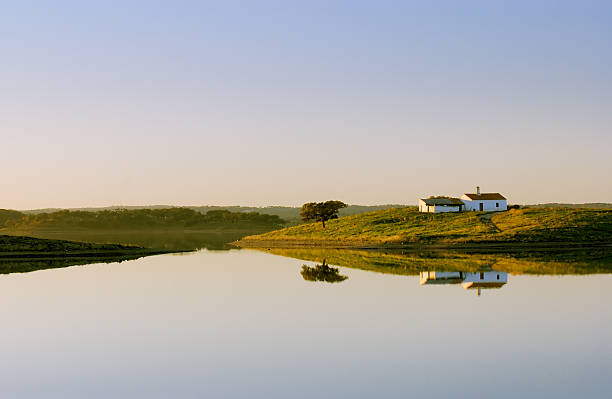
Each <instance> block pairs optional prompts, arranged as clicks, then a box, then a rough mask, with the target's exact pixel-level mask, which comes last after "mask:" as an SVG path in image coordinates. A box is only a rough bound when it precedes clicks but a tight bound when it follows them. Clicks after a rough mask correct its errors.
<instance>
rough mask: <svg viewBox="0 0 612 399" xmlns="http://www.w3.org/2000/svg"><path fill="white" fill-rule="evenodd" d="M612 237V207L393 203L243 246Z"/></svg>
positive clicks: (247, 241) (609, 239) (277, 233)
mask: <svg viewBox="0 0 612 399" xmlns="http://www.w3.org/2000/svg"><path fill="white" fill-rule="evenodd" d="M507 242H514V243H538V242H540V243H542V242H558V243H564V242H577V243H585V242H599V243H601V242H603V243H612V210H591V209H566V208H527V209H513V210H510V211H506V212H498V213H487V212H462V213H445V214H430V213H421V212H418V210H417V209H416V208H414V207H411V208H401V209H388V210H383V211H376V212H370V213H366V214H361V215H354V216H348V217H343V218H339V219H336V220H331V221H329V222H328V223H327V226H326V228H323V227H322V225H321V223H310V224H303V225H299V226H294V227H289V228H285V229H282V230H276V231H272V232H269V233H265V234H260V235H255V236H248V237H245V238H243V239H242V240H241V241H240V243H239V244H240V245H243V246H262V245H276V246H283V245H329V246H360V245H402V244H403V245H409V244H469V243H507Z"/></svg>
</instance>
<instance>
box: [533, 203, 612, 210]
mask: <svg viewBox="0 0 612 399" xmlns="http://www.w3.org/2000/svg"><path fill="white" fill-rule="evenodd" d="M526 206H527V207H529V208H583V209H612V204H610V203H606V202H589V203H585V204H563V203H558V202H548V203H545V204H535V205H526Z"/></svg>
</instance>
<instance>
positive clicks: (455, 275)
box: [419, 270, 508, 295]
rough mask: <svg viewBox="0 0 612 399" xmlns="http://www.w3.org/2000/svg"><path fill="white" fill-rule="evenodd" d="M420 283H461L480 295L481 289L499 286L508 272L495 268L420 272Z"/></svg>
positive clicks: (501, 285) (505, 280) (502, 283)
mask: <svg viewBox="0 0 612 399" xmlns="http://www.w3.org/2000/svg"><path fill="white" fill-rule="evenodd" d="M419 282H420V284H421V285H431V284H461V286H462V287H463V288H465V289H466V290H470V289H475V290H476V292H477V293H478V295H480V290H481V289H489V288H501V287H503V286H504V285H505V284H506V283H507V282H508V273H506V272H498V271H495V270H492V271H488V272H476V273H472V272H436V271H431V272H429V271H428V272H421V273H420V281H419Z"/></svg>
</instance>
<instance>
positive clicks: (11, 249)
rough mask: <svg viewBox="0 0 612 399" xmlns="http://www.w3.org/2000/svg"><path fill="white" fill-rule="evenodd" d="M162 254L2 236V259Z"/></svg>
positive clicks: (121, 247) (138, 249)
mask: <svg viewBox="0 0 612 399" xmlns="http://www.w3.org/2000/svg"><path fill="white" fill-rule="evenodd" d="M153 253H160V251H154V250H149V249H145V248H141V247H137V246H130V245H121V244H93V243H83V242H75V241H66V240H47V239H41V238H34V237H23V236H6V235H0V258H15V257H20V258H23V257H26V258H27V257H36V258H38V257H54V256H70V257H89V256H97V257H99V256H123V255H145V254H153Z"/></svg>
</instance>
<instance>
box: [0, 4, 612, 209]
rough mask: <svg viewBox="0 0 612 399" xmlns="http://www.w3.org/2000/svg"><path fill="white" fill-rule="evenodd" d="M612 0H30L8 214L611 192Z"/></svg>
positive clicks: (12, 88) (9, 66)
mask: <svg viewBox="0 0 612 399" xmlns="http://www.w3.org/2000/svg"><path fill="white" fill-rule="evenodd" d="M611 21H612V3H611V2H608V1H535V2H534V1H513V2H506V1H466V2H456V1H439V2H435V3H426V2H416V1H415V2H408V1H376V2H373V1H329V0H328V1H309V2H301V1H299V2H298V1H257V2H254V1H242V2H240V1H223V2H202V1H175V2H162V1H121V2H119V1H105V2H95V3H89V2H80V1H56V2H42V1H20V2H11V3H10V4H3V5H2V7H1V9H0V50H1V57H2V58H1V62H0V107H1V108H0V109H1V111H0V128H1V131H2V142H3V143H4V145H3V147H2V156H1V157H0V166H1V168H2V173H1V174H0V176H1V177H2V189H1V190H0V208H14V209H31V208H46V207H84V206H106V205H149V204H173V205H205V204H210V205H259V206H266V205H301V204H302V203H304V202H308V201H322V200H327V199H338V200H342V201H345V202H348V203H352V204H386V203H401V204H416V202H417V199H418V198H419V197H423V196H428V195H432V194H446V195H460V194H462V193H464V192H472V191H473V190H474V187H475V186H476V185H480V186H481V187H482V190H483V191H485V192H486V191H494V192H501V193H503V194H505V195H506V196H507V197H508V200H509V203H543V202H576V203H581V202H612V184H611V183H610V180H611V179H610V174H612V156H611V152H612V151H611V148H612V131H611V126H612V51H611V49H612V29H610V24H611Z"/></svg>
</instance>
